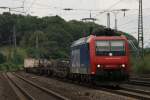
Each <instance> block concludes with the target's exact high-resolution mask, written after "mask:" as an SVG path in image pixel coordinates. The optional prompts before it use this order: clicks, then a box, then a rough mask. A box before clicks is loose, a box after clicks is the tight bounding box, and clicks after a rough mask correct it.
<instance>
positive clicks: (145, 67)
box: [132, 54, 150, 74]
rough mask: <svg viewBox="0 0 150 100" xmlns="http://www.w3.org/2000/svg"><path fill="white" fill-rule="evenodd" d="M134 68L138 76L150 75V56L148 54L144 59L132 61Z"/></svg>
mask: <svg viewBox="0 0 150 100" xmlns="http://www.w3.org/2000/svg"><path fill="white" fill-rule="evenodd" d="M132 68H133V69H132V70H133V71H134V72H135V73H138V74H148V73H150V54H146V55H145V56H144V58H143V59H135V58H134V59H132Z"/></svg>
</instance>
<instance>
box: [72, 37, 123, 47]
mask: <svg viewBox="0 0 150 100" xmlns="http://www.w3.org/2000/svg"><path fill="white" fill-rule="evenodd" d="M94 37H95V38H97V39H103V40H104V39H124V40H126V37H125V36H94V35H90V36H88V37H83V38H80V39H78V40H76V41H74V42H73V43H72V45H71V47H74V46H78V45H81V44H85V43H89V42H90V38H94Z"/></svg>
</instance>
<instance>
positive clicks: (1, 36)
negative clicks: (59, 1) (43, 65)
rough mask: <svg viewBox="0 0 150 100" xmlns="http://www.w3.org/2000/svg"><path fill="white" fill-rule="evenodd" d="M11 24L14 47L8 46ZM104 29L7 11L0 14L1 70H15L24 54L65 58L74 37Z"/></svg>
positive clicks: (92, 24)
mask: <svg viewBox="0 0 150 100" xmlns="http://www.w3.org/2000/svg"><path fill="white" fill-rule="evenodd" d="M14 26H15V27H16V37H17V47H18V48H17V50H14V49H12V48H13V45H12V44H13V37H12V36H13V35H12V34H13V27H14ZM104 28H105V27H104V26H100V25H97V24H95V23H90V22H86V23H85V22H82V21H75V20H72V21H69V22H67V21H65V20H64V19H62V18H61V17H59V16H52V17H43V18H38V17H35V16H29V15H28V16H23V15H15V14H10V13H3V14H0V45H1V48H0V49H1V50H0V51H2V52H3V54H4V56H3V55H1V54H0V57H1V59H2V60H1V62H0V63H1V66H2V67H1V69H4V70H5V69H6V70H9V69H10V70H11V69H13V67H14V69H15V68H16V69H17V68H18V67H17V66H22V64H23V60H24V58H27V57H33V58H37V57H38V58H47V59H50V58H52V59H64V58H65V59H67V58H69V55H70V45H71V43H72V42H73V41H74V40H77V39H79V38H81V37H83V36H85V35H86V36H88V35H90V34H92V30H93V31H95V30H97V29H99V30H100V31H103V30H104ZM128 36H129V37H130V35H128ZM131 38H133V37H131ZM5 57H6V58H5ZM6 60H7V62H5V61H6ZM9 65H10V66H11V67H10V66H9Z"/></svg>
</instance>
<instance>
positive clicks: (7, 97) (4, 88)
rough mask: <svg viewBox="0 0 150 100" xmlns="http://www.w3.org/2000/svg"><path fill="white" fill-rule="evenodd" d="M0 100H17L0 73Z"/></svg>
mask: <svg viewBox="0 0 150 100" xmlns="http://www.w3.org/2000/svg"><path fill="white" fill-rule="evenodd" d="M0 100H19V99H18V97H17V95H16V94H15V92H14V91H13V89H12V88H11V86H10V85H9V83H8V82H7V80H6V79H5V78H4V76H3V75H2V72H0Z"/></svg>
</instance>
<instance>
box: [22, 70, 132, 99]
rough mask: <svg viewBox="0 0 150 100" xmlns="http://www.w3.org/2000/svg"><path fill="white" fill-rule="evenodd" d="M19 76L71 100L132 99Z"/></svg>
mask: <svg viewBox="0 0 150 100" xmlns="http://www.w3.org/2000/svg"><path fill="white" fill-rule="evenodd" d="M20 74H22V75H23V76H25V77H26V78H28V79H30V80H31V81H33V82H36V83H38V84H40V85H42V86H44V87H46V88H48V89H51V90H53V91H55V92H57V93H60V94H61V95H64V96H66V97H68V98H70V99H71V100H133V98H129V97H124V96H120V95H116V94H112V93H109V92H104V91H101V90H97V89H92V88H88V87H83V86H79V85H75V84H71V83H67V82H62V81H58V80H55V79H51V78H46V77H42V76H35V75H33V74H27V73H24V72H21V73H20Z"/></svg>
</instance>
